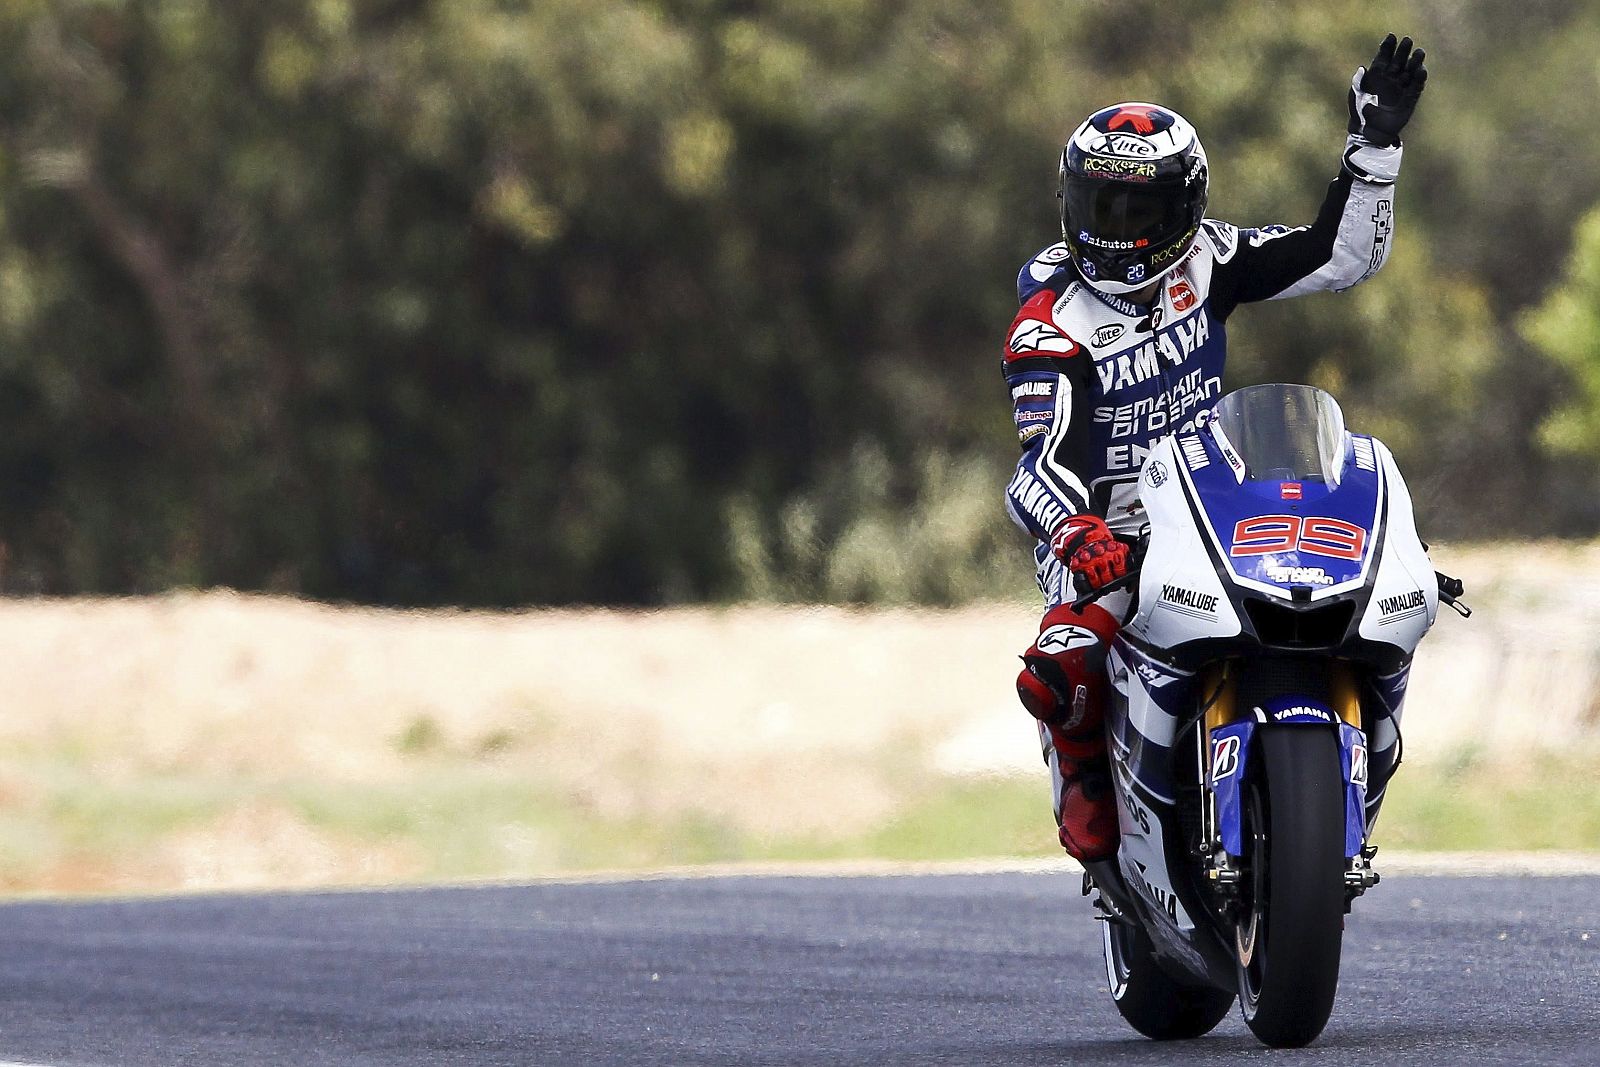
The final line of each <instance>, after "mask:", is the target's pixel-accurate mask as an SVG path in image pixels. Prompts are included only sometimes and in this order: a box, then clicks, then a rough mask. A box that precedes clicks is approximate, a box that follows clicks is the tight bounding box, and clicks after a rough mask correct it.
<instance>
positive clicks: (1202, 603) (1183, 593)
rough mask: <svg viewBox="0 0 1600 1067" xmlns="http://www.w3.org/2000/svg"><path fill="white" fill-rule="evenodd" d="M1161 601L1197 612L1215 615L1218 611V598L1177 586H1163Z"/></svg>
mask: <svg viewBox="0 0 1600 1067" xmlns="http://www.w3.org/2000/svg"><path fill="white" fill-rule="evenodd" d="M1161 599H1162V600H1165V601H1167V603H1169V604H1177V605H1178V606H1179V607H1184V608H1193V609H1194V610H1195V611H1204V612H1208V613H1214V612H1216V610H1217V598H1216V597H1215V596H1213V595H1212V594H1210V593H1197V592H1195V591H1194V590H1193V589H1185V588H1183V587H1182V586H1177V585H1164V586H1162V587H1161Z"/></svg>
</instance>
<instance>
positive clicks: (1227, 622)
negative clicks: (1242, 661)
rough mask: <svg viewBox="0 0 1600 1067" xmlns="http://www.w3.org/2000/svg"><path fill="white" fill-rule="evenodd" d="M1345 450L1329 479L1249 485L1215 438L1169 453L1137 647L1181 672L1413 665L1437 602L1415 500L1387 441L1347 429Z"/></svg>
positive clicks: (1151, 462)
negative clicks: (1219, 659)
mask: <svg viewBox="0 0 1600 1067" xmlns="http://www.w3.org/2000/svg"><path fill="white" fill-rule="evenodd" d="M1337 443H1338V446H1339V451H1338V452H1337V453H1334V454H1331V458H1330V456H1324V459H1323V462H1324V464H1325V465H1327V466H1328V467H1329V468H1330V470H1332V471H1333V473H1332V475H1331V476H1328V477H1312V478H1295V479H1293V480H1290V479H1287V478H1286V479H1284V480H1282V481H1279V480H1277V479H1275V478H1271V477H1265V478H1264V477H1255V476H1247V475H1253V474H1254V473H1255V472H1253V471H1249V472H1247V469H1246V465H1245V464H1244V463H1243V461H1242V460H1241V459H1240V457H1239V455H1238V453H1237V451H1236V450H1235V449H1234V448H1233V447H1232V444H1231V442H1230V441H1229V439H1228V437H1227V436H1226V434H1223V433H1219V432H1216V427H1214V426H1213V427H1208V428H1206V429H1202V430H1200V431H1199V432H1196V433H1191V434H1184V435H1180V436H1178V437H1169V438H1166V439H1165V440H1163V441H1162V442H1161V443H1159V444H1158V445H1157V446H1156V448H1154V449H1153V450H1152V451H1151V453H1150V457H1149V459H1148V460H1147V461H1146V463H1145V466H1144V469H1143V471H1142V472H1141V480H1140V487H1139V488H1140V496H1141V499H1142V501H1143V504H1144V507H1145V509H1146V513H1147V515H1148V518H1149V522H1150V539H1149V545H1148V549H1147V552H1146V555H1145V558H1144V561H1143V565H1142V568H1141V578H1140V595H1139V599H1138V602H1137V607H1136V610H1135V613H1134V616H1133V618H1132V619H1131V620H1130V623H1129V627H1128V630H1129V635H1130V637H1131V638H1133V639H1134V640H1136V641H1138V642H1139V643H1140V644H1141V645H1143V646H1145V647H1146V648H1148V649H1151V650H1154V651H1158V653H1163V654H1165V655H1167V656H1168V657H1169V658H1171V660H1172V661H1173V662H1181V663H1198V662H1201V661H1203V660H1204V659H1207V658H1214V657H1215V656H1216V655H1222V654H1237V653H1240V652H1247V651H1249V650H1251V649H1260V648H1266V649H1276V650H1280V651H1294V652H1306V651H1321V652H1330V653H1337V654H1339V655H1342V656H1346V657H1348V658H1358V659H1364V660H1368V661H1370V662H1373V663H1374V664H1378V665H1388V664H1396V663H1399V662H1401V661H1403V659H1404V658H1406V657H1408V656H1409V654H1410V652H1411V651H1412V650H1413V649H1414V648H1415V646H1416V644H1417V642H1418V641H1419V640H1420V639H1421V637H1422V635H1423V634H1424V633H1425V632H1426V631H1427V629H1428V627H1429V626H1430V625H1431V624H1432V621H1433V619H1434V616H1435V614H1436V612H1437V603H1438V600H1437V596H1438V594H1437V587H1436V585H1435V584H1434V583H1433V582H1432V581H1431V579H1432V570H1431V566H1430V565H1429V563H1428V560H1427V555H1426V552H1425V550H1424V549H1423V548H1422V545H1421V542H1420V541H1419V540H1418V539H1417V536H1416V530H1415V526H1414V522H1413V518H1412V515H1411V501H1410V495H1409V493H1407V492H1406V489H1405V483H1404V481H1403V480H1402V479H1401V478H1400V475H1399V471H1398V470H1397V469H1396V468H1395V466H1394V462H1393V458H1392V457H1391V456H1390V455H1389V453H1388V450H1387V449H1386V448H1384V447H1383V445H1382V444H1381V443H1380V442H1377V441H1376V440H1374V439H1372V438H1370V437H1364V436H1360V435H1354V434H1348V433H1345V432H1344V431H1343V429H1342V426H1341V427H1340V428H1339V432H1338V441H1337ZM1284 473H1289V472H1284Z"/></svg>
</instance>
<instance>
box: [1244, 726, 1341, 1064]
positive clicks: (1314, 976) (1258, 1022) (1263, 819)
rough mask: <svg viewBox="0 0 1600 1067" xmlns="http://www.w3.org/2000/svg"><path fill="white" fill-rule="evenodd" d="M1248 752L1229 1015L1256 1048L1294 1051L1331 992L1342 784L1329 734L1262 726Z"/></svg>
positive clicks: (1335, 975) (1308, 1036)
mask: <svg viewBox="0 0 1600 1067" xmlns="http://www.w3.org/2000/svg"><path fill="white" fill-rule="evenodd" d="M1256 744H1257V745H1258V746H1259V747H1258V750H1257V751H1258V753H1259V756H1260V761H1259V762H1258V763H1257V764H1256V766H1257V767H1258V768H1260V771H1259V773H1258V774H1257V775H1256V776H1254V780H1253V781H1252V782H1251V783H1250V785H1249V786H1248V788H1247V797H1246V804H1245V819H1246V825H1245V849H1246V853H1247V858H1248V869H1247V874H1246V880H1245V886H1246V900H1245V901H1244V908H1243V912H1242V914H1241V915H1240V917H1239V920H1238V924H1237V928H1236V931H1235V950H1236V953H1237V957H1238V962H1239V1007H1240V1009H1241V1010H1242V1012H1243V1014H1244V1021H1245V1024H1246V1025H1248V1026H1249V1027H1250V1029H1251V1031H1252V1032H1253V1033H1254V1034H1255V1035H1256V1037H1258V1038H1260V1039H1261V1040H1262V1041H1263V1042H1265V1043H1266V1044H1268V1045H1270V1046H1272V1047H1273V1048H1299V1047H1300V1046H1302V1045H1307V1044H1310V1043H1311V1042H1312V1041H1314V1040H1315V1039H1316V1037H1317V1035H1318V1034H1320V1033H1322V1028H1323V1027H1324V1026H1326V1025H1327V1023H1328V1016H1329V1015H1330V1014H1331V1013H1332V1011H1333V999H1334V994H1335V992H1336V991H1337V989H1338V985H1339V953H1340V942H1341V941H1342V939H1343V936H1344V869H1345V855H1344V818H1345V814H1344V799H1345V798H1344V778H1343V774H1342V772H1341V770H1340V765H1339V743H1338V739H1337V738H1336V737H1335V736H1334V735H1333V733H1332V732H1331V731H1327V730H1322V729H1318V728H1316V727H1279V728H1270V727H1269V728H1267V729H1263V730H1261V731H1259V732H1258V733H1257V735H1256Z"/></svg>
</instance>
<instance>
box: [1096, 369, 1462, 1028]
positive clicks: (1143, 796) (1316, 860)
mask: <svg viewBox="0 0 1600 1067" xmlns="http://www.w3.org/2000/svg"><path fill="white" fill-rule="evenodd" d="M1139 498H1140V501H1141V504H1142V506H1143V508H1144V510H1145V513H1146V519H1147V523H1148V524H1147V526H1146V527H1145V532H1144V533H1143V534H1142V536H1141V537H1140V538H1139V539H1138V540H1139V543H1138V544H1137V545H1136V546H1135V553H1134V558H1135V559H1136V560H1137V561H1138V562H1137V566H1136V567H1135V568H1133V569H1132V572H1131V573H1130V574H1129V575H1128V576H1127V577H1126V578H1123V579H1119V580H1118V581H1117V582H1115V583H1112V585H1111V586H1108V587H1106V588H1103V589H1101V590H1099V591H1097V592H1095V593H1091V594H1088V595H1086V596H1084V597H1080V598H1079V600H1078V607H1079V608H1080V610H1081V608H1082V607H1083V606H1084V605H1085V604H1087V603H1088V602H1090V601H1092V600H1094V599H1097V598H1098V597H1101V596H1104V595H1106V594H1107V593H1111V592H1114V591H1116V590H1117V589H1118V588H1131V589H1132V590H1133V595H1132V597H1131V599H1130V607H1129V614H1128V615H1127V617H1126V618H1125V620H1124V626H1123V628H1122V630H1121V632H1120V633H1119V634H1118V635H1117V637H1116V638H1115V640H1114V641H1113V642H1112V645H1111V647H1110V649H1109V651H1108V653H1107V670H1108V673H1109V676H1110V679H1111V698H1110V701H1109V706H1108V708H1107V712H1106V730H1107V734H1108V738H1109V746H1110V752H1111V766H1112V779H1113V788H1114V789H1115V792H1116V799H1117V803H1118V815H1119V822H1120V826H1121V832H1122V840H1121V844H1120V846H1119V850H1118V853H1117V855H1116V857H1115V858H1114V859H1111V860H1106V861H1102V862H1099V863H1090V864H1086V873H1085V876H1084V892H1085V893H1086V894H1088V893H1090V892H1095V893H1096V898H1095V901H1094V903H1095V905H1096V909H1097V916H1096V917H1097V918H1100V919H1102V920H1104V922H1103V931H1104V949H1105V960H1106V971H1107V977H1108V979H1109V982H1110V989H1111V995H1112V997H1113V999H1114V1000H1115V1002H1116V1005H1117V1009H1118V1010H1119V1011H1120V1013H1121V1014H1122V1016H1123V1017H1124V1018H1125V1019H1126V1020H1127V1021H1128V1022H1129V1023H1130V1024H1131V1025H1132V1026H1133V1027H1134V1028H1135V1029H1136V1030H1138V1031H1139V1032H1141V1033H1143V1034H1145V1035H1147V1036H1149V1037H1153V1038H1158V1039H1173V1038H1191V1037H1198V1036H1200V1035H1202V1034H1204V1033H1206V1032H1208V1031H1209V1030H1211V1029H1212V1028H1213V1027H1214V1026H1216V1025H1217V1023H1218V1022H1220V1021H1221V1019H1222V1018H1223V1016H1224V1015H1226V1014H1227V1013H1228V1011H1229V1010H1230V1008H1231V1007H1232V1005H1233V1002H1234V1000H1235V999H1236V998H1237V1000H1238V1003H1239V1005H1240V1009H1241V1013H1242V1014H1243V1016H1244V1021H1245V1023H1246V1024H1247V1025H1248V1026H1249V1028H1250V1029H1251V1031H1253V1032H1254V1033H1255V1035H1256V1036H1257V1037H1258V1038H1259V1039H1260V1040H1261V1041H1262V1042H1264V1043H1265V1044H1267V1045H1270V1046H1273V1047H1297V1046H1301V1045H1305V1044H1308V1043H1309V1042H1311V1041H1312V1040H1314V1039H1315V1038H1316V1037H1317V1035H1318V1034H1320V1033H1321V1032H1322V1029H1323V1027H1324V1026H1325V1025H1326V1024H1327V1021H1328V1017H1329V1015H1330V1013H1331V1011H1332V1008H1333V1002H1334V995H1335V991H1336V988H1337V985H1338V977H1339V958H1340V949H1341V939H1342V934H1343V926H1344V915H1345V914H1346V913H1348V912H1349V910H1350V906H1351V904H1352V902H1353V901H1354V900H1355V899H1356V898H1357V897H1359V896H1361V895H1362V894H1363V893H1365V892H1366V891H1367V890H1368V889H1370V888H1372V887H1373V886H1374V885H1376V884H1377V883H1378V880H1379V876H1378V872H1377V871H1375V870H1374V869H1373V866H1372V860H1373V856H1374V854H1375V852H1376V849H1375V848H1374V847H1373V845H1372V844H1371V836H1372V830H1373V824H1374V820H1375V819H1376V817H1377V814H1378V810H1379V807H1380V806H1381V804H1382V800H1383V795H1384V791H1385V789H1386V787H1387V786H1388V783H1389V780H1390V778H1391V776H1392V775H1393V774H1394V772H1395V770H1396V768H1397V767H1398V766H1399V763H1400V756H1401V739H1400V717H1401V702H1402V699H1403V696H1404V691H1405V684H1406V680H1407V676H1408V674H1409V671H1410V667H1411V660H1412V654H1413V653H1414V651H1415V650H1416V647H1417V644H1418V642H1420V641H1421V639H1422V637H1423V635H1424V634H1426V633H1427V631H1428V630H1429V628H1430V627H1431V626H1432V625H1433V623H1434V620H1435V618H1436V616H1437V613H1438V609H1439V605H1440V603H1441V602H1442V603H1445V604H1448V605H1450V606H1452V607H1454V608H1455V609H1456V610H1457V611H1458V612H1460V613H1461V614H1462V615H1463V616H1465V615H1470V613H1471V612H1470V610H1469V609H1467V608H1466V606H1465V605H1464V604H1461V603H1460V600H1459V598H1460V596H1461V593H1462V587H1461V583H1460V582H1459V581H1457V580H1455V579H1451V578H1447V577H1446V576H1444V575H1442V574H1438V573H1437V572H1435V571H1434V569H1433V566H1432V564H1431V563H1430V561H1429V559H1428V554H1427V546H1426V545H1425V544H1424V543H1423V542H1422V541H1421V540H1420V539H1419V538H1418V536H1417V532H1416V526H1415V522H1414V520H1413V517H1412V511H1411V497H1410V494H1409V492H1408V491H1407V489H1406V485H1405V482H1404V480H1403V479H1402V478H1401V477H1400V472H1399V470H1398V469H1397V467H1396V466H1395V462H1394V458H1393V456H1392V455H1391V454H1390V452H1389V450H1388V449H1387V448H1386V447H1384V445H1383V444H1382V443H1381V442H1379V441H1378V440H1376V439H1374V438H1372V437H1368V436H1362V435H1359V434H1352V433H1350V432H1348V431H1347V430H1346V429H1345V426H1344V419H1343V416H1342V414H1341V412H1340V410H1339V405H1338V404H1337V403H1336V402H1335V401H1334V399H1333V397H1331V396H1330V395H1328V394H1327V393H1325V392H1323V391H1322V390H1320V389H1315V388H1312V387H1310V386H1301V385H1259V386H1254V387H1251V388H1247V389H1242V390H1239V391H1237V392H1234V393H1230V394H1228V395H1227V396H1225V397H1223V398H1222V400H1220V401H1219V402H1218V403H1217V405H1216V407H1215V408H1214V409H1213V411H1212V413H1211V417H1210V419H1209V420H1208V421H1207V422H1206V423H1205V424H1204V425H1203V426H1202V427H1200V428H1199V429H1197V430H1194V431H1192V432H1190V431H1185V432H1180V433H1177V434H1174V435H1169V436H1167V437H1165V438H1163V439H1162V440H1161V441H1159V442H1158V443H1157V444H1156V445H1155V446H1154V447H1153V448H1152V449H1151V451H1150V453H1149V454H1148V456H1147V457H1146V459H1145V461H1144V463H1143V466H1142V467H1141V470H1140V484H1139Z"/></svg>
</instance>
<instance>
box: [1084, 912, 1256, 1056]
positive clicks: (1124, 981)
mask: <svg viewBox="0 0 1600 1067" xmlns="http://www.w3.org/2000/svg"><path fill="white" fill-rule="evenodd" d="M1103 925H1104V927H1105V952H1106V978H1107V979H1108V980H1109V981H1110V983H1111V998H1112V999H1113V1000H1115V1001H1116V1002H1117V1011H1119V1012H1121V1013H1122V1017H1123V1018H1124V1019H1126V1020H1128V1025H1130V1026H1132V1027H1133V1028H1134V1029H1135V1030H1137V1031H1139V1032H1140V1033H1141V1034H1143V1035H1144V1036H1145V1037H1151V1038H1155V1039H1156V1040H1157V1041H1179V1040H1183V1039H1185V1038H1191V1037H1199V1036H1201V1035H1202V1034H1206V1033H1209V1032H1210V1031H1211V1028H1212V1027H1214V1026H1216V1025H1217V1023H1219V1022H1221V1021H1222V1017H1223V1016H1224V1015H1227V1014H1228V1009H1229V1008H1231V1007H1233V994H1232V993H1225V992H1223V991H1222V990H1220V989H1201V988H1195V987H1193V986H1185V985H1180V984H1178V983H1177V982H1174V981H1173V980H1172V979H1171V978H1170V977H1168V976H1167V972H1165V971H1163V970H1162V969H1161V966H1160V964H1158V963H1157V962H1156V958H1155V952H1154V951H1153V950H1152V949H1151V947H1150V937H1149V935H1148V934H1146V933H1145V932H1144V931H1143V930H1141V929H1139V928H1138V927H1137V926H1134V925H1133V924H1132V923H1126V922H1119V921H1117V920H1115V919H1112V920H1108V921H1106V922H1105V923H1103Z"/></svg>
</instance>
